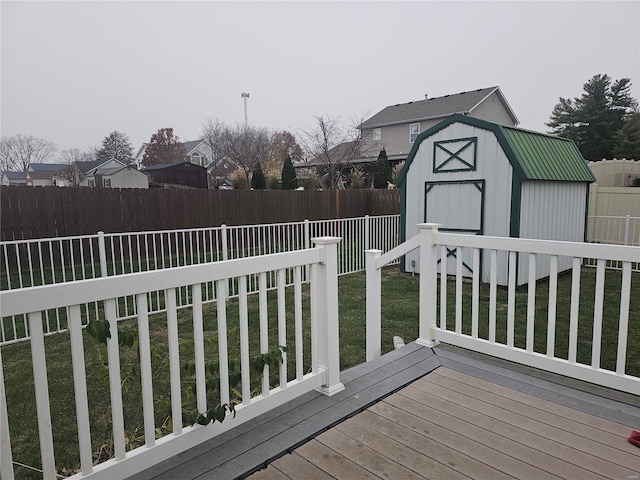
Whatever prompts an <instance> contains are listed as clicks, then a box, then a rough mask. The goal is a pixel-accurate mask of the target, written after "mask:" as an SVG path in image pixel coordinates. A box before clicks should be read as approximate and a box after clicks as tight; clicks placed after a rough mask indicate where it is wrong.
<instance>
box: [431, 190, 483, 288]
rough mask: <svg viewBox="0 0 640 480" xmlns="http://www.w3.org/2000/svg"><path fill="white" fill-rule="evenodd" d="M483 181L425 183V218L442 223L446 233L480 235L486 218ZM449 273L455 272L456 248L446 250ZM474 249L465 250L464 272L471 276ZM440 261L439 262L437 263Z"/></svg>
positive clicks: (463, 258)
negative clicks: (472, 250) (484, 213)
mask: <svg viewBox="0 0 640 480" xmlns="http://www.w3.org/2000/svg"><path fill="white" fill-rule="evenodd" d="M484 187H485V181H484V180H468V181H446V182H426V183H425V194H424V221H425V222H428V223H440V224H441V225H442V226H441V227H440V230H442V231H444V232H446V231H449V232H456V233H469V234H472V235H481V234H482V233H483V229H482V227H483V220H484V215H483V212H484ZM447 259H448V261H447V274H449V275H451V274H454V273H455V272H456V260H457V255H456V251H455V249H452V250H449V251H448V252H447ZM471 259H472V252H471V251H466V249H465V251H463V253H462V263H463V275H464V276H465V277H471V276H472V273H473V271H472V268H471V265H472V263H471V262H472V260H471ZM438 263H440V261H439V262H438Z"/></svg>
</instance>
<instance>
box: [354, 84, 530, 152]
mask: <svg viewBox="0 0 640 480" xmlns="http://www.w3.org/2000/svg"><path fill="white" fill-rule="evenodd" d="M455 113H457V114H461V115H467V116H469V117H473V118H477V119H480V120H486V121H488V122H492V123H496V124H498V125H504V126H507V127H515V126H517V125H518V123H519V121H518V117H516V115H515V113H514V112H513V110H512V109H511V106H510V105H509V102H507V99H506V98H505V96H504V94H503V93H502V91H501V90H500V87H489V88H479V89H477V90H472V91H469V92H461V93H456V94H452V95H445V96H443V97H434V98H428V96H427V95H425V98H424V99H423V100H417V101H413V102H408V103H399V104H396V105H389V106H388V107H385V108H383V109H382V110H381V111H379V112H378V113H376V114H375V115H373V116H372V117H371V118H369V119H367V120H365V121H364V122H362V124H360V125H359V127H358V128H359V129H360V131H361V133H362V137H363V138H364V139H365V145H366V147H365V148H363V151H364V152H371V153H370V154H367V155H365V156H367V157H373V160H375V158H377V156H378V153H379V152H380V150H382V148H383V147H384V148H385V149H386V151H387V157H388V158H389V160H390V161H392V162H394V163H397V162H401V161H403V160H405V159H406V158H407V156H408V155H409V152H410V151H411V147H413V144H414V143H415V141H416V139H417V138H418V135H420V133H422V132H424V131H426V130H428V129H429V128H431V127H433V126H434V125H435V124H437V123H438V122H440V121H442V120H444V119H445V118H447V117H449V116H451V115H453V114H455Z"/></svg>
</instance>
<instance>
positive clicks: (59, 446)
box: [2, 267, 640, 479]
mask: <svg viewBox="0 0 640 480" xmlns="http://www.w3.org/2000/svg"><path fill="white" fill-rule="evenodd" d="M418 284H419V278H418V276H415V277H413V276H411V275H407V274H402V273H400V272H399V271H398V269H397V267H395V268H387V269H386V270H385V271H384V273H383V277H382V292H383V293H382V294H383V301H382V350H383V352H388V351H390V350H391V349H392V348H393V342H392V338H393V336H394V335H398V336H401V337H402V338H404V340H405V342H410V341H413V340H414V339H415V338H416V337H417V335H418V293H419V292H418V286H419V285H418ZM581 285H582V297H581V301H580V320H579V334H578V335H579V345H578V361H579V362H583V363H590V359H591V336H592V329H593V299H594V290H595V270H594V269H588V268H584V269H583V272H582V279H581ZM620 286H621V274H620V273H619V272H616V271H607V274H606V289H605V300H604V315H603V318H604V320H603V345H602V362H601V363H602V366H603V367H604V368H609V369H614V368H615V355H616V350H617V334H618V329H617V323H618V316H619V312H618V309H619V302H620ZM570 291H571V275H570V274H564V275H561V276H560V277H559V279H558V307H557V322H556V350H555V352H556V356H558V357H561V358H566V357H567V350H568V340H567V338H568V323H569V302H570ZM339 295H340V299H339V300H340V355H341V361H340V365H341V368H342V369H346V368H349V367H351V366H354V365H357V364H359V363H362V362H364V361H365V276H364V273H360V274H352V275H346V276H342V277H340V280H339ZM480 295H481V304H480V322H479V335H480V337H482V338H488V321H487V318H488V308H489V307H488V297H489V287H488V286H487V285H482V286H481V289H480ZM547 297H548V282H547V281H544V280H543V281H540V282H538V285H537V289H536V310H537V311H536V315H537V320H536V326H535V350H536V351H537V352H545V350H546V322H547V308H548V305H547ZM470 298H471V284H468V283H465V284H464V301H463V310H464V318H465V320H464V322H463V331H464V332H465V333H470V331H471V300H470ZM286 301H287V312H288V319H287V345H289V352H288V358H287V364H288V378H289V379H292V378H294V376H295V366H294V364H293V359H294V358H295V351H294V349H293V344H294V343H293V340H294V338H293V337H294V328H293V318H292V316H293V291H292V289H288V290H287V294H286ZM454 301H455V294H454V282H453V281H450V282H449V288H448V294H447V303H448V308H447V312H448V315H447V317H448V318H447V323H448V325H449V328H453V326H454ZM497 302H498V308H497V327H496V338H497V341H500V342H504V341H505V340H506V317H507V291H506V289H498V298H497ZM268 304H269V348H270V349H277V347H278V337H277V301H276V295H275V292H270V293H269V298H268ZM526 306H527V287H526V286H524V287H521V288H519V289H518V290H517V293H516V325H515V327H516V328H515V331H516V338H515V344H516V346H518V347H524V344H525V336H524V335H525V332H526ZM303 311H304V320H303V323H304V334H305V336H304V338H305V340H304V342H303V343H304V353H305V355H304V369H305V372H306V371H307V370H308V369H309V368H310V341H309V335H308V334H309V295H308V289H306V288H305V289H303ZM227 317H228V327H227V328H228V348H229V356H230V358H232V359H233V358H235V359H237V358H239V326H238V320H237V319H238V302H237V300H229V302H228V314H227ZM249 319H250V320H249V329H250V331H251V332H254V333H253V334H252V335H251V336H250V337H251V338H250V355H251V356H255V355H257V354H258V353H259V338H258V335H257V332H258V330H259V309H258V301H257V298H256V296H253V297H251V298H250V301H249ZM178 320H179V331H180V336H181V340H180V359H181V363H183V364H188V363H189V362H193V333H192V330H193V325H192V316H191V312H190V310H189V309H183V310H180V311H179V315H178ZM134 325H135V322H133V321H125V322H122V326H123V328H130V327H129V326H134ZM150 329H151V333H150V335H151V341H152V346H153V347H152V348H153V354H152V370H153V374H154V400H155V404H156V426H157V427H158V428H161V427H162V425H165V426H166V424H167V423H166V422H167V418H168V417H167V415H168V414H167V406H168V393H167V392H168V390H169V366H168V346H167V340H166V333H165V332H166V316H165V315H164V314H156V315H153V316H152V317H151V318H150ZM204 329H205V352H206V353H205V355H206V361H207V363H208V371H211V372H213V371H215V370H216V363H215V360H216V359H217V341H218V338H217V319H216V308H215V304H209V305H207V306H205V309H204ZM45 346H46V355H47V373H48V380H49V389H50V401H51V414H52V423H53V429H54V443H55V455H56V463H57V465H58V467H59V470H60V473H61V474H64V473H71V472H73V470H74V469H76V468H77V467H78V464H79V457H78V453H77V452H78V445H77V428H76V418H75V400H74V392H73V382H72V378H73V374H72V370H71V362H70V357H71V352H70V344H69V336H68V334H66V333H65V334H57V335H53V336H50V337H47V338H46V340H45ZM84 347H85V355H86V369H87V384H88V390H89V403H90V418H91V435H92V442H93V443H92V449H93V451H94V452H96V457H98V456H99V457H100V458H101V459H104V458H107V457H108V456H109V455H110V453H111V440H110V438H111V417H110V400H109V388H108V379H107V367H106V358H107V357H106V347H105V346H104V345H103V344H101V343H99V342H98V341H97V340H95V339H94V338H93V337H91V336H89V335H88V334H87V333H86V332H85V334H84ZM627 351H628V352H629V353H628V357H627V373H628V374H630V375H635V376H640V274H638V273H634V274H633V278H632V293H631V306H630V323H629V340H628V349H627ZM2 360H3V364H4V375H5V384H6V390H7V392H8V394H7V404H8V405H7V406H8V411H9V418H10V429H11V440H12V446H13V459H14V461H16V462H20V463H23V464H26V465H30V466H33V467H35V468H39V467H40V461H39V455H40V452H39V445H38V433H37V419H36V416H35V398H34V387H33V379H32V366H31V350H30V347H29V343H21V344H15V345H10V346H6V347H3V348H2ZM232 370H233V368H232ZM271 372H272V373H271V375H270V383H271V384H272V385H275V384H277V382H278V376H277V369H276V368H273V369H272V370H271ZM121 373H122V380H123V396H124V405H125V430H126V436H127V441H128V442H129V446H130V447H131V448H134V447H136V446H138V445H140V444H141V442H144V440H143V438H142V437H141V435H142V406H141V393H140V377H139V375H140V374H139V366H138V357H137V352H136V350H135V349H134V348H128V347H122V348H121ZM181 376H182V387H183V388H182V393H183V402H184V403H186V404H188V403H192V402H193V395H192V393H191V391H192V385H193V375H192V374H191V371H190V369H188V368H186V369H182V370H181ZM211 380H212V384H215V378H214V377H211ZM252 380H253V382H252V388H253V394H254V395H257V394H259V393H260V378H258V376H257V375H254V376H253V377H252ZM235 393H236V394H237V390H235ZM232 394H233V392H232ZM216 395H217V392H215V391H213V392H212V394H211V397H209V398H208V400H209V401H213V402H215V401H216ZM15 468H16V477H17V478H25V479H30V478H41V475H39V474H38V473H37V472H31V471H29V470H28V469H26V468H24V467H19V466H16V467H15Z"/></svg>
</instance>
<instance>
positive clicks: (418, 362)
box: [130, 343, 640, 480]
mask: <svg viewBox="0 0 640 480" xmlns="http://www.w3.org/2000/svg"><path fill="white" fill-rule="evenodd" d="M341 380H342V382H343V383H344V385H345V390H344V391H342V392H340V393H338V394H336V395H334V396H332V397H325V396H324V395H321V394H319V393H317V392H309V393H308V394H306V395H304V396H302V397H299V398H298V399H296V400H294V401H292V402H289V403H288V404H285V405H283V406H282V407H279V408H277V409H275V410H273V411H271V412H269V413H267V414H265V415H263V416H262V417H258V418H257V419H255V420H254V421H252V422H247V423H245V424H243V425H240V426H239V427H236V428H234V429H232V430H230V431H228V432H225V433H224V434H221V435H219V436H217V437H214V438H213V439H211V440H210V441H207V442H205V443H203V444H200V445H198V446H196V447H194V448H192V449H190V450H188V451H186V452H183V453H181V454H178V455H176V456H174V457H171V458H168V459H166V460H165V461H163V462H161V463H159V464H157V465H155V466H154V467H152V468H150V469H148V470H145V471H144V472H141V473H139V474H136V475H134V476H133V477H131V479H130V480H150V479H154V480H175V479H179V480H195V479H199V480H205V479H207V480H214V479H215V480H226V479H234V478H247V476H248V478H251V479H252V480H265V479H280V480H284V479H287V478H289V479H294V480H299V479H320V480H322V479H330V478H337V479H348V480H352V479H361V478H370V479H376V478H383V479H402V480H403V479H421V478H432V479H455V478H473V479H481V478H486V479H492V480H493V479H500V478H523V479H536V480H537V479H546V478H566V479H574V478H575V479H585V478H586V479H599V478H609V479H612V480H613V479H615V480H640V448H638V447H635V446H633V445H632V444H630V443H629V442H628V441H627V438H628V436H629V435H630V433H631V430H632V429H635V430H640V395H629V394H625V393H621V392H615V391H611V390H608V389H605V388H601V387H595V386H592V385H589V384H585V383H583V382H580V381H577V380H572V379H567V378H565V377H560V376H557V375H554V374H550V373H546V372H542V371H539V370H535V369H531V368H528V367H523V366H519V365H516V364H513V363H510V362H506V361H502V360H498V359H494V358H491V357H487V356H484V355H481V354H477V353H474V352H469V351H466V350H461V349H457V348H455V347H450V346H446V345H440V346H438V347H435V348H433V349H430V348H425V347H421V346H419V345H416V344H415V343H412V344H409V345H407V346H406V347H403V348H401V349H399V350H395V351H393V352H390V353H389V354H387V355H384V356H382V357H380V358H378V359H376V360H375V361H373V362H368V363H366V364H362V365H358V366H357V367H354V368H352V369H349V370H345V371H344V372H342V373H341ZM639 393H640V392H639Z"/></svg>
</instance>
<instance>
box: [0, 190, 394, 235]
mask: <svg viewBox="0 0 640 480" xmlns="http://www.w3.org/2000/svg"><path fill="white" fill-rule="evenodd" d="M398 213H400V194H399V191H398V190H373V189H363V190H326V191H291V190H276V191H251V190H231V191H229V190H155V189H151V190H142V189H109V188H81V187H75V188H74V187H69V188H59V187H19V186H9V187H7V186H3V187H0V218H1V220H2V222H1V233H2V236H1V239H2V240H5V241H6V240H24V239H32V238H47V237H67V236H75V235H87V234H94V233H95V232H97V231H103V232H105V233H113V232H130V231H136V232H138V231H150V230H166V229H180V228H199V227H211V226H219V225H223V224H226V225H255V224H267V223H281V222H291V221H299V220H302V219H305V218H306V219H309V220H321V219H333V218H348V217H360V216H364V215H391V214H398Z"/></svg>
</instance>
